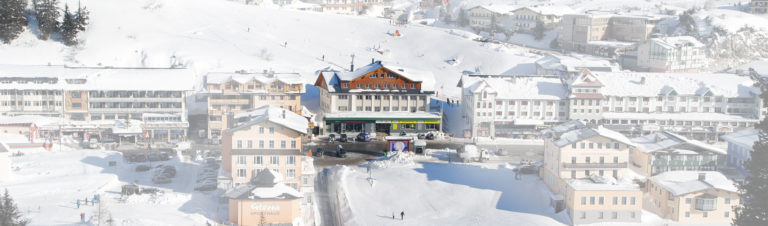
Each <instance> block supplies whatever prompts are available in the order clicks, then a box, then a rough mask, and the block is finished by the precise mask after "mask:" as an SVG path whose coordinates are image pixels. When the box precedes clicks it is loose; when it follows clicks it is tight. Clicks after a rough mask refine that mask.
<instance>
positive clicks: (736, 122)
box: [566, 70, 763, 141]
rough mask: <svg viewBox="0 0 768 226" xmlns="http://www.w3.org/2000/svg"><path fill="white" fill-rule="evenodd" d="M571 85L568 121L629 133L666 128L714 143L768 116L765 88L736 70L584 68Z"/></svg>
mask: <svg viewBox="0 0 768 226" xmlns="http://www.w3.org/2000/svg"><path fill="white" fill-rule="evenodd" d="M566 83H568V89H569V93H570V96H569V101H570V105H569V110H570V112H569V115H568V117H569V119H572V120H584V121H587V122H589V123H590V124H599V125H603V126H605V127H606V128H610V129H612V130H616V131H619V132H622V133H624V134H628V135H630V136H633V135H647V134H650V133H654V132H658V131H660V130H665V131H670V132H674V133H677V134H680V135H683V136H686V137H688V138H692V139H696V140H709V141H712V140H716V139H717V138H718V137H719V136H720V135H724V134H728V133H731V132H733V131H735V130H738V129H739V128H747V127H752V126H754V124H755V123H757V122H758V121H759V119H761V118H762V117H763V115H762V109H763V107H762V101H760V98H759V94H760V90H759V89H758V88H755V87H754V86H753V85H752V84H753V82H752V80H751V79H750V78H749V77H744V76H738V75H735V74H722V73H696V74H689V73H680V74H678V73H628V72H619V73H616V72H592V71H588V70H585V71H583V73H581V75H579V76H577V77H573V78H568V79H566Z"/></svg>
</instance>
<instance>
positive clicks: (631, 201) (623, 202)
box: [581, 196, 636, 205]
mask: <svg viewBox="0 0 768 226" xmlns="http://www.w3.org/2000/svg"><path fill="white" fill-rule="evenodd" d="M619 198H621V205H627V196H622V197H618V196H613V197H612V198H611V199H612V201H611V204H613V205H619ZM635 199H636V198H635V197H629V205H635V201H636V200H635ZM595 201H597V202H595ZM581 205H587V197H586V196H582V197H581ZM589 205H605V197H603V196H598V197H595V196H590V197H589Z"/></svg>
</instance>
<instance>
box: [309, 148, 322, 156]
mask: <svg viewBox="0 0 768 226" xmlns="http://www.w3.org/2000/svg"><path fill="white" fill-rule="evenodd" d="M323 154H324V152H323V149H322V148H317V149H315V151H314V152H312V156H315V157H322V156H323Z"/></svg>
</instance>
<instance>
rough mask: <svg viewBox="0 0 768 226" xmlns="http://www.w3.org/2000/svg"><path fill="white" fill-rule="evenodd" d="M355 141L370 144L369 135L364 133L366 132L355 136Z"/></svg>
mask: <svg viewBox="0 0 768 226" xmlns="http://www.w3.org/2000/svg"><path fill="white" fill-rule="evenodd" d="M357 141H363V142H370V141H371V135H370V134H368V133H366V132H362V133H358V134H357Z"/></svg>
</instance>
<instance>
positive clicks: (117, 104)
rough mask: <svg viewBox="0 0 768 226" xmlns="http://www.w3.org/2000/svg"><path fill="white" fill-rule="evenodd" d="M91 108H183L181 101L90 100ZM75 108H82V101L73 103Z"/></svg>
mask: <svg viewBox="0 0 768 226" xmlns="http://www.w3.org/2000/svg"><path fill="white" fill-rule="evenodd" d="M88 106H89V107H90V108H181V102H162V103H158V102H146V103H145V102H90V103H89V104H88ZM72 107H73V108H80V107H81V103H72Z"/></svg>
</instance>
